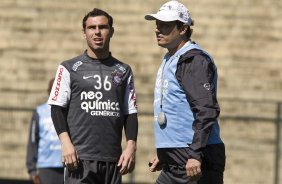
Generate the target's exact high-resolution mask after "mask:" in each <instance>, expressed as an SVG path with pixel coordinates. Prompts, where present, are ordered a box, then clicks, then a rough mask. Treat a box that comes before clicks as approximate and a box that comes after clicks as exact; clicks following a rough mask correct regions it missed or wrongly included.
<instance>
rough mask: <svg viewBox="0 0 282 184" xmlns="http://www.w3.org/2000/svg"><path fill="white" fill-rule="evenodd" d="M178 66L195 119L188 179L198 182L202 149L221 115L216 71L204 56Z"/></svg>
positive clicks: (181, 83)
mask: <svg viewBox="0 0 282 184" xmlns="http://www.w3.org/2000/svg"><path fill="white" fill-rule="evenodd" d="M180 66H181V67H180V68H179V70H178V71H177V73H176V76H177V79H178V81H179V83H180V85H181V86H182V87H183V89H184V91H185V94H186V97H187V101H188V102H189V104H190V106H191V110H192V111H193V113H194V115H195V120H194V122H193V125H192V127H193V130H194V136H193V140H192V144H190V145H189V147H188V151H189V153H188V160H187V163H186V172H187V176H188V177H191V179H195V180H197V179H198V177H199V176H200V175H201V161H202V160H201V157H202V149H203V148H204V147H205V146H206V145H207V142H208V138H209V135H210V132H211V130H212V126H213V124H214V123H215V121H216V120H217V117H218V115H219V112H220V109H219V105H218V103H217V99H216V81H215V80H216V77H215V75H216V68H215V65H214V64H213V62H212V61H211V60H210V58H208V57H207V56H203V55H196V56H194V57H193V59H192V60H189V62H183V63H182V65H180Z"/></svg>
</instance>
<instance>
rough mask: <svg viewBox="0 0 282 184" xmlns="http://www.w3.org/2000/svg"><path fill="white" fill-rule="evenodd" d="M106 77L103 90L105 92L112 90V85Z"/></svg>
mask: <svg viewBox="0 0 282 184" xmlns="http://www.w3.org/2000/svg"><path fill="white" fill-rule="evenodd" d="M108 78H109V77H108V76H106V77H105V80H104V89H105V90H106V91H110V90H111V88H112V83H111V82H110V81H108Z"/></svg>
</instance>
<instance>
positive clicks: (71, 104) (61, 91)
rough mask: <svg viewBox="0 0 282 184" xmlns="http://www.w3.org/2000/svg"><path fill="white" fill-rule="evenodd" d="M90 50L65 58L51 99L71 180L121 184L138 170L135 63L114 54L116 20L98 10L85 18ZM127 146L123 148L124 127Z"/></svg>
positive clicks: (85, 34) (84, 23)
mask: <svg viewBox="0 0 282 184" xmlns="http://www.w3.org/2000/svg"><path fill="white" fill-rule="evenodd" d="M82 26H83V35H84V38H85V40H86V42H87V49H86V51H85V52H84V53H83V54H81V55H79V56H77V57H75V58H72V59H70V60H67V61H64V62H62V63H61V64H60V65H59V67H58V70H57V73H56V77H55V82H54V85H53V88H52V91H51V93H50V96H49V100H48V103H49V104H50V105H52V107H51V112H52V119H53V122H54V126H55V129H56V131H57V134H58V135H59V138H60V141H61V144H62V162H63V163H64V164H65V165H66V167H67V169H66V171H65V181H66V183H71V184H75V183H91V184H92V183H95V184H96V183H97V184H101V183H111V184H119V183H121V175H124V174H126V173H128V172H131V171H133V169H134V165H135V152H136V140H137V132H138V120H137V105H136V95H135V88H134V82H133V73H132V70H131V68H130V66H129V65H127V64H125V63H122V62H121V61H119V60H117V59H116V58H114V57H113V56H112V55H111V53H110V39H111V37H112V36H113V34H114V28H113V19H112V17H111V16H110V15H109V14H108V13H106V12H105V11H103V10H100V9H96V8H95V9H93V10H92V11H90V12H89V13H88V14H87V15H85V17H84V18H83V21H82ZM123 127H124V128H125V134H126V140H127V145H126V148H125V149H124V150H123V151H122V148H121V139H122V130H123Z"/></svg>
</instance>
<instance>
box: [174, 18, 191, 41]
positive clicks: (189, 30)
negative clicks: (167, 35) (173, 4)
mask: <svg viewBox="0 0 282 184" xmlns="http://www.w3.org/2000/svg"><path fill="white" fill-rule="evenodd" d="M183 25H184V24H183V22H180V21H178V20H177V21H176V27H177V29H180V28H181V27H182V26H183ZM193 25H194V21H192V24H191V26H193ZM191 26H188V29H187V31H186V37H187V39H190V38H191V36H192V33H193V29H191Z"/></svg>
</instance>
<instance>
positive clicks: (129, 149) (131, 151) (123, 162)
mask: <svg viewBox="0 0 282 184" xmlns="http://www.w3.org/2000/svg"><path fill="white" fill-rule="evenodd" d="M135 154H136V142H135V141H133V140H129V141H127V146H126V148H125V150H124V151H123V153H122V154H121V156H120V158H119V161H118V165H117V166H118V167H121V168H120V173H121V174H122V175H125V174H127V173H130V172H132V171H133V170H134V168H135Z"/></svg>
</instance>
